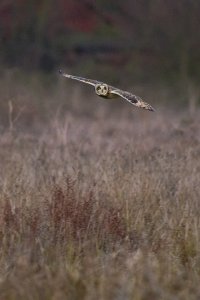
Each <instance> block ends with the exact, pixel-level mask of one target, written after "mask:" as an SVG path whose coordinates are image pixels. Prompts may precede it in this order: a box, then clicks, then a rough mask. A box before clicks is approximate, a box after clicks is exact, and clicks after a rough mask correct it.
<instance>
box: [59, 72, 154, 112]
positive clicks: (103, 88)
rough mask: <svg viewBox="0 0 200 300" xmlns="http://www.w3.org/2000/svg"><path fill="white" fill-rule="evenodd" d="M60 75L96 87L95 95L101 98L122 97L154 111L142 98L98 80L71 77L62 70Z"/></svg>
mask: <svg viewBox="0 0 200 300" xmlns="http://www.w3.org/2000/svg"><path fill="white" fill-rule="evenodd" d="M59 73H60V74H61V75H62V76H64V77H67V78H71V79H74V80H78V81H81V82H83V83H87V84H90V85H92V86H94V88H95V93H96V94H97V95H98V96H100V97H103V98H106V99H111V98H115V97H122V98H123V99H125V100H127V101H128V102H130V103H131V104H133V105H135V106H137V107H140V108H143V109H147V110H150V111H154V108H153V107H152V106H151V105H150V104H148V103H146V102H144V101H143V100H142V99H141V98H140V97H138V96H136V95H134V94H132V93H129V92H127V91H123V90H120V89H118V88H115V87H113V86H111V85H108V84H106V83H103V82H100V81H97V80H92V79H88V78H83V77H78V76H73V75H69V74H66V73H63V72H62V71H61V70H60V71H59Z"/></svg>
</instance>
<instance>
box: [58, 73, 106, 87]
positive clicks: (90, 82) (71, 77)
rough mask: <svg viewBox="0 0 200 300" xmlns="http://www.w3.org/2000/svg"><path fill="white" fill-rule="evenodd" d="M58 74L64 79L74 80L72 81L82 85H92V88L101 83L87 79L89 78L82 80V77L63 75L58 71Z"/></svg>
mask: <svg viewBox="0 0 200 300" xmlns="http://www.w3.org/2000/svg"><path fill="white" fill-rule="evenodd" d="M59 74H60V75H62V76H64V77H67V78H70V79H74V80H78V81H81V82H83V83H87V84H90V85H93V86H95V85H96V84H98V83H102V82H100V81H97V80H92V79H89V78H83V77H79V76H73V75H69V74H66V73H64V72H63V71H62V70H59Z"/></svg>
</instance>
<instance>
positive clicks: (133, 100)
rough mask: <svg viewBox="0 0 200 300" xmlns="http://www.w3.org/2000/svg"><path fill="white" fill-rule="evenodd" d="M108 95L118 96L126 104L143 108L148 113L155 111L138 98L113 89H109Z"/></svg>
mask: <svg viewBox="0 0 200 300" xmlns="http://www.w3.org/2000/svg"><path fill="white" fill-rule="evenodd" d="M110 93H111V94H115V95H118V96H120V97H122V98H124V99H126V100H127V101H128V102H130V103H131V104H133V105H135V106H137V107H141V108H144V109H147V110H150V111H155V110H154V108H153V107H152V106H151V105H150V104H148V103H146V102H144V101H143V100H142V99H141V98H140V97H138V96H136V95H133V94H131V93H129V92H126V91H122V90H119V89H115V88H113V89H111V91H110Z"/></svg>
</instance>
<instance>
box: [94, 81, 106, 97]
mask: <svg viewBox="0 0 200 300" xmlns="http://www.w3.org/2000/svg"><path fill="white" fill-rule="evenodd" d="M108 91H109V88H108V85H107V84H102V83H99V84H96V85H95V92H96V94H97V95H98V96H107V95H108Z"/></svg>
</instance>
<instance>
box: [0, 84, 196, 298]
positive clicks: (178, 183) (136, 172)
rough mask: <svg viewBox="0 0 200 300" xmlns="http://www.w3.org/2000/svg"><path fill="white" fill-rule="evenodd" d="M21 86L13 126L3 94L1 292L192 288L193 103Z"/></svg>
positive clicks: (179, 291)
mask: <svg viewBox="0 0 200 300" xmlns="http://www.w3.org/2000/svg"><path fill="white" fill-rule="evenodd" d="M1 88H2V87H1ZM4 88H5V87H4ZM16 89H17V87H16ZM28 89H29V88H27V90H26V92H24V93H23V97H22V98H21V99H20V97H19V98H17V97H18V96H16V97H15V98H14V100H13V114H14V115H17V113H18V107H20V105H21V103H22V102H23V104H25V110H23V112H22V113H21V115H20V116H19V118H18V119H17V121H16V122H15V123H14V124H12V125H13V126H11V128H10V126H9V118H8V115H7V116H6V113H7V114H9V108H8V106H7V105H6V103H7V104H8V102H6V103H4V102H3V100H4V99H3V97H2V105H1V107H2V111H3V119H2V124H1V135H0V161H1V173H0V187H1V193H0V299H1V300H7V299H9V300H10V299H20V300H27V299H33V300H35V299H44V300H46V299H48V300H49V299H52V300H58V299H59V300H60V299H77V300H78V299H105V300H106V299H109V300H110V299H136V300H139V299H144V300H148V299H150V300H151V299H153V300H156V299H166V300H171V299H172V300H174V299H184V300H188V299H199V298H200V288H199V281H200V252H199V249H200V187H199V178H200V161H199V157H200V144H199V142H200V125H199V116H200V113H199V111H198V110H197V111H196V112H195V114H194V115H193V116H192V118H191V117H190V116H188V112H187V110H185V112H183V111H182V112H181V111H180V110H179V111H178V110H177V111H176V113H175V112H174V113H172V112H170V111H167V112H166V111H165V109H164V108H163V109H161V108H160V110H159V104H157V108H158V111H157V112H156V113H154V114H153V113H149V112H143V111H139V110H137V109H134V108H132V107H131V106H130V105H129V104H126V103H121V102H119V104H118V107H116V108H115V107H114V105H113V102H111V103H108V104H107V102H104V101H102V102H101V101H99V100H98V99H96V98H95V97H93V98H95V99H90V98H89V99H87V98H86V95H83V96H82V97H80V95H78V92H77V91H75V92H74V93H72V94H71V98H72V101H73V103H69V104H67V106H65V104H64V99H65V97H66V96H65V95H64V93H63V95H62V93H61V91H64V90H65V91H66V87H65V88H62V89H61V91H60V90H59V91H57V92H56V93H54V94H52V96H50V95H48V97H47V96H45V95H44V94H42V93H41V91H38V94H39V95H40V97H41V98H42V95H43V96H44V99H43V101H44V102H45V104H44V103H43V104H42V105H43V106H42V105H40V103H39V102H40V101H39V100H38V98H37V97H35V96H34V94H33V93H32V92H31V96H30V95H28V92H27V91H28ZM3 91H4V92H5V90H3ZM17 91H18V94H19V95H20V92H21V88H20V86H18V89H17ZM18 94H17V93H16V95H18ZM59 95H60V96H59ZM8 98H9V97H8ZM8 98H6V100H5V101H7V100H9V99H8ZM55 99H56V100H57V102H56V101H55ZM48 101H49V102H48ZM59 101H61V102H59ZM92 101H93V102H92ZM30 103H31V105H32V106H31V105H30V108H29V104H30ZM60 103H63V106H61V108H60V109H58V108H59V106H60ZM82 103H87V104H85V105H87V106H85V105H83V104H82ZM70 105H71V106H70ZM31 107H32V110H31ZM56 107H57V109H56ZM28 108H29V109H30V111H29V110H28ZM33 108H34V109H33ZM15 109H16V111H15ZM87 109H88V114H87ZM45 114H46V115H45ZM13 118H14V116H13ZM29 119H31V121H30V122H29ZM11 122H12V120H11Z"/></svg>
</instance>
